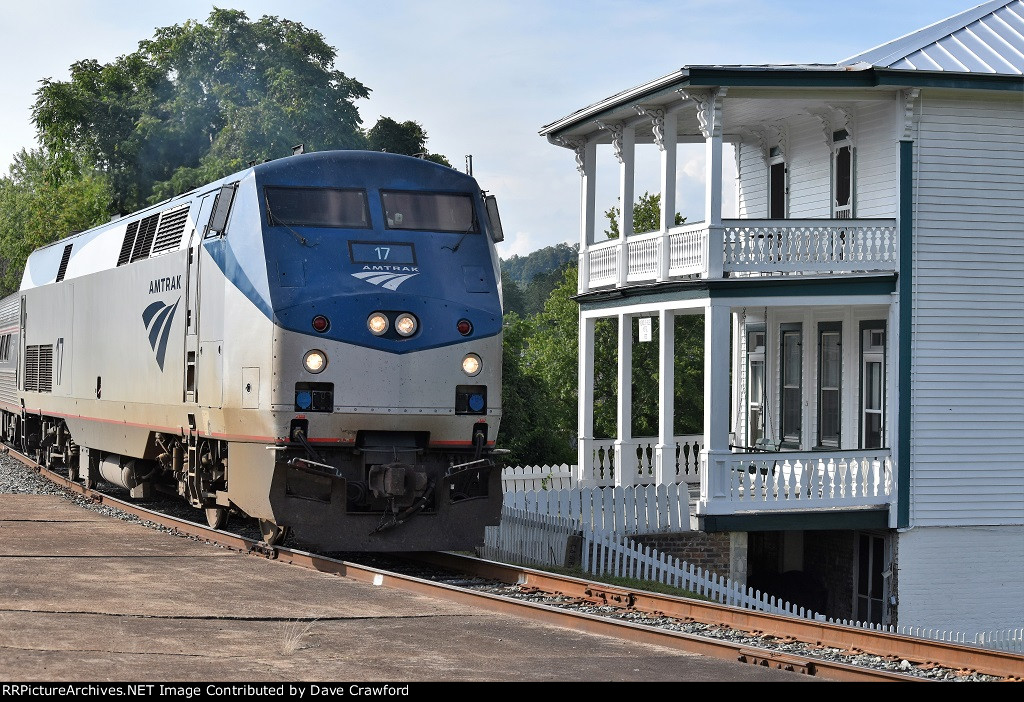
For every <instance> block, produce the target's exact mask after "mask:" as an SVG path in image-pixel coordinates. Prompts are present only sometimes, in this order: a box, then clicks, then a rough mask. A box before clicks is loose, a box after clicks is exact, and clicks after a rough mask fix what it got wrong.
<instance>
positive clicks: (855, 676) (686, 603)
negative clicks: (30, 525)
mask: <svg viewBox="0 0 1024 702" xmlns="http://www.w3.org/2000/svg"><path fill="white" fill-rule="evenodd" d="M8 452H9V454H10V455H11V456H12V457H14V458H16V459H18V460H19V461H21V462H22V463H23V464H25V465H26V466H27V467H29V468H31V469H33V470H35V471H36V472H37V473H39V474H40V475H41V476H43V477H45V478H47V479H48V480H50V481H51V482H53V483H55V484H57V485H60V486H62V487H64V488H65V489H67V490H69V491H72V492H75V493H78V494H80V495H82V496H83V497H86V498H87V499H89V500H91V501H93V502H95V503H97V504H101V505H105V506H108V507H112V508H116V509H118V510H121V511H123V512H126V513H128V514H132V515H134V516H136V517H138V518H140V519H143V520H146V521H151V522H153V523H155V524H159V525H160V526H163V527H166V528H169V529H171V530H172V532H173V533H176V534H179V535H183V536H188V537H192V538H197V539H203V540H205V541H207V542H209V543H211V544H215V545H218V546H222V547H225V548H229V549H232V550H235V551H239V552H241V553H246V554H251V555H256V556H259V557H262V558H267V559H272V560H277V561H280V562H282V563H287V564H291V565H296V566H300V567H303V568H307V569H312V570H316V571H318V572H324V573H331V574H335V575H338V576H341V577H345V578H349V579H352V580H355V581H357V582H365V583H370V584H372V585H374V586H383V587H389V588H394V589H398V590H402V591H405V592H413V593H416V594H422V595H425V596H429V597H434V598H441V599H446V600H449V601H453V602H457V603H460V604H466V605H470V606H474V607H480V608H482V609H487V610H489V611H495V612H499V613H504V614H510V615H513V616H517V617H523V618H529V619H532V620H535V621H541V622H544V623H548V624H552V625H555V626H559V627H564V628H570V629H574V630H577V631H584V632H588V633H594V634H600V635H604V636H611V637H614V638H618V639H621V640H627V641H633V642H637V643H647V644H652V645H656V646H664V647H668V648H672V649H675V650H683V651H687V652H690V653H697V654H700V655H705V656H709V657H716V658H721V659H726V660H733V661H738V662H743V663H748V664H752V665H759V666H764V667H771V668H777V669H780V670H788V671H793V672H798V673H803V674H807V675H813V676H817V677H821V678H824V679H829V680H835V681H844V682H872V681H903V682H931V681H932V680H930V679H928V678H921V677H918V676H913V675H908V674H903V673H897V672H893V671H885V670H876V669H870V668H862V667H858V666H853V665H849V664H845V663H840V662H836V661H829V660H823V659H818V658H811V657H805V656H799V655H791V654H783V653H779V652H777V651H772V650H770V649H763V648H758V647H753V646H750V645H749V644H739V643H736V642H730V641H727V640H722V639H716V638H713V637H707V636H700V635H697V634H689V633H684V632H677V631H669V630H665V629H660V628H657V627H652V626H648V625H644V624H635V623H632V622H626V621H622V620H619V619H611V618H607V617H601V616H598V615H592V614H587V613H581V612H574V611H569V610H565V609H561V608H558V607H553V606H549V605H544V604H538V603H534V602H524V601H522V600H517V599H513V598H508V597H502V596H500V595H494V594H491V593H486V592H478V591H475V590H472V589H465V588H460V587H456V586H453V585H449V584H447V583H440V582H435V581H431V580H424V579H421V578H416V577H414V576H409V575H404V574H400V573H393V572H389V571H386V570H381V569H379V568H374V567H371V566H366V565H361V564H357V563H352V562H349V561H343V560H339V559H334V558H329V557H326V556H321V555H317V554H314V553H309V552H306V551H302V550H299V549H293V548H285V547H281V546H268V545H267V544H266V543H263V542H259V541H256V540H253V539H249V538H245V537H242V536H239V535H237V534H232V533H230V532H226V531H221V530H217V529H213V528H210V527H207V526H204V525H201V524H197V523H195V522H190V521H187V520H183V519H179V518H176V517H171V516H169V515H165V514H162V513H160V512H155V511H153V510H149V509H146V508H144V507H140V506H138V505H135V504H132V503H130V502H126V501H123V500H120V499H118V498H116V497H111V496H110V495H105V494H103V493H101V492H99V491H96V490H92V489H89V488H86V487H85V486H84V485H83V484H81V483H78V482H75V481H71V480H69V479H68V478H66V477H64V476H62V475H60V474H58V473H56V472H54V471H52V470H49V469H48V468H46V467H44V466H42V465H39V464H38V463H36V462H35V461H34V460H33V459H32V458H30V457H28V456H25V455H23V454H21V453H20V452H18V451H16V450H14V449H8ZM407 557H408V558H409V559H410V560H417V561H420V562H427V563H431V564H433V565H435V566H439V567H444V568H448V569H453V570H456V571H458V572H461V573H466V574H473V575H478V576H480V577H486V578H490V579H493V580H496V581H499V582H505V583H509V584H519V585H521V586H527V587H533V588H536V589H537V590H541V591H545V592H551V593H559V594H562V595H565V596H569V597H576V598H579V599H583V600H589V601H592V602H595V603H599V604H609V605H617V606H627V605H628V606H629V607H630V608H632V609H634V610H636V611H643V612H646V613H651V614H654V613H659V614H664V615H666V616H670V617H674V618H679V619H684V620H691V621H697V622H700V623H705V624H722V625H727V626H731V627H733V628H736V629H739V630H743V631H749V632H751V633H752V634H768V635H774V636H780V637H783V638H785V637H788V638H789V639H791V640H799V641H803V642H805V643H818V644H820V645H833V646H835V647H836V648H843V649H844V650H861V651H864V652H869V651H870V650H874V649H876V648H877V646H875V645H873V644H872V643H871V641H870V635H867V638H864V639H860V638H857V639H856V641H857V642H859V643H861V644H863V645H864V646H867V648H864V647H860V648H857V647H853V646H840V645H838V643H826V641H833V640H834V641H838V640H839V638H840V637H838V635H837V638H831V639H830V638H828V637H824V636H818V637H817V638H815V636H813V633H814V632H819V633H824V632H828V631H829V629H831V628H832V627H828V626H827V625H825V624H824V623H822V622H808V624H811V625H813V627H814V628H812V629H808V628H806V627H804V628H797V629H787V628H786V626H783V625H784V624H792V623H794V622H797V623H799V620H789V619H787V618H783V617H778V616H776V615H769V614H765V613H760V612H752V611H749V610H743V609H740V608H735V607H725V606H723V605H716V604H713V603H706V602H702V601H698V600H688V599H685V598H674V597H669V596H663V595H656V594H652V593H646V592H642V591H636V590H626V589H622V588H615V587H611V586H607V585H604V584H601V583H595V582H589V581H586V580H581V579H578V578H570V577H567V576H558V575H553V574H551V573H545V572H543V571H539V570H534V569H530V568H524V567H519V566H510V565H507V564H502V563H497V562H495V561H487V560H483V559H477V558H471V557H469V556H460V555H458V554H454V553H447V552H445V553H433V554H415V556H414V555H412V554H407ZM775 620H782V621H775ZM773 632H776V633H773ZM878 633H879V632H870V634H873V635H877V634H878ZM897 638H908V637H897ZM908 641H910V642H913V643H916V644H918V645H919V646H920V649H915V650H921V651H927V650H929V647H930V646H931V645H933V644H937V643H940V642H931V641H917V640H914V639H908ZM947 648H950V649H953V651H960V652H961V653H964V649H960V648H957V647H952V646H948V645H947ZM908 650H910V649H908ZM953 651H949V652H947V654H948V655H947V658H949V659H950V660H952V653H953ZM966 653H969V654H973V652H972V651H967V652H966ZM1000 653H1001V652H997V651H979V652H978V654H991V658H992V659H994V660H996V661H1004V662H1005V661H1007V660H1009V661H1011V662H1012V661H1014V660H1015V661H1016V668H1015V673H1012V674H1011V673H999V672H994V671H995V670H996V668H995V667H994V666H993V665H989V664H988V663H986V664H985V665H984V666H981V665H979V666H978V667H977V668H973V667H969V666H966V665H963V661H964V659H963V658H961V659H958V660H957V662H956V663H954V664H953V665H950V666H949V667H954V668H956V669H965V670H967V669H969V670H973V671H975V672H979V673H985V674H989V675H996V676H1010V677H1012V678H1014V679H1019V677H1020V676H1021V671H1022V670H1024V668H1022V662H1024V656H1012V654H1003V655H998V654H1000ZM876 655H892V654H891V653H890V654H881V653H879V654H876ZM1008 657H1009V658H1008ZM903 658H907V659H908V660H919V661H924V662H925V663H927V662H928V661H933V662H935V663H938V661H937V660H936V658H938V656H933V657H931V658H929V657H927V656H925V657H908V656H903ZM971 660H981V659H980V658H979V659H975V658H974V657H972V658H971Z"/></svg>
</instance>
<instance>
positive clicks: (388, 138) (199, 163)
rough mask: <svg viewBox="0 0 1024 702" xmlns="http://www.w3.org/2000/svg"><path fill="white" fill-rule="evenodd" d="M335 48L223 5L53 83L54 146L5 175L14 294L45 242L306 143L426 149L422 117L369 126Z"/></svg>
mask: <svg viewBox="0 0 1024 702" xmlns="http://www.w3.org/2000/svg"><path fill="white" fill-rule="evenodd" d="M335 57H336V51H335V49H334V48H333V47H331V46H329V45H328V44H327V42H326V41H325V39H324V37H323V36H322V35H321V34H320V33H319V32H317V31H315V30H312V29H308V28H306V27H304V26H303V25H302V24H300V23H298V22H293V21H290V20H287V19H280V18H278V17H273V16H264V17H262V18H261V19H259V20H256V21H250V20H249V18H248V17H247V16H246V14H245V13H244V12H241V11H239V10H226V9H217V8H215V9H214V10H213V11H212V12H211V13H210V15H209V17H208V18H207V20H206V21H205V22H197V21H192V20H190V21H188V22H185V23H184V24H180V25H178V24H176V25H173V26H170V27H163V28H158V29H156V30H155V31H154V34H153V37H152V38H151V39H146V40H144V41H141V42H139V45H138V50H136V51H134V52H132V53H130V54H128V55H125V56H121V57H119V58H117V59H116V60H114V61H111V62H110V63H106V64H101V63H100V62H98V61H96V60H95V59H83V60H80V61H77V62H75V63H73V64H72V65H71V67H70V77H69V79H68V80H67V81H55V80H51V79H44V80H42V81H41V86H40V88H39V89H38V90H37V91H36V100H35V104H34V106H33V110H32V119H33V122H34V123H35V127H36V131H37V134H38V138H39V142H40V144H42V147H41V148H40V149H38V150H34V151H31V152H24V151H23V152H22V153H21V154H19V155H18V156H17V157H16V160H15V163H14V165H13V166H12V168H11V173H10V175H9V176H7V177H5V178H3V179H0V191H2V192H0V245H2V246H3V249H2V251H3V257H2V259H0V286H2V288H3V291H4V292H5V293H8V292H12V291H13V290H15V289H17V287H18V281H20V279H21V275H22V269H23V267H24V262H25V259H26V257H27V255H28V253H29V252H30V251H31V250H32V249H34V248H37V247H39V246H43V245H46V244H49V243H51V242H53V241H55V240H57V239H60V238H62V237H64V236H66V235H67V234H68V233H69V232H71V231H76V230H80V229H85V228H88V227H90V226H95V225H97V224H99V223H101V222H103V221H105V220H106V219H107V218H108V217H109V216H110V215H112V214H126V213H128V212H132V211H134V210H137V209H139V208H141V207H143V206H145V205H147V204H152V203H155V202H159V201H161V200H165V199H167V198H169V197H172V196H174V195H177V194H180V193H183V192H186V191H189V190H192V189H194V188H196V187H199V186H201V185H204V184H206V183H209V182H211V181H214V180H217V179H219V178H222V177H224V176H226V175H229V174H231V173H234V172H236V171H238V170H241V169H242V168H244V167H245V166H246V164H247V163H249V162H259V161H264V160H268V159H272V158H277V157H281V156H286V155H289V154H291V152H292V148H293V147H294V146H296V145H299V144H302V145H303V146H304V147H305V149H306V150H307V151H323V150H328V149H366V148H371V145H372V148H379V149H384V150H387V151H391V152H393V153H408V154H410V155H416V154H420V153H424V152H425V151H426V149H425V146H426V142H427V134H426V132H425V131H424V129H423V127H422V126H421V125H419V124H418V123H416V122H413V121H406V122H401V123H399V122H396V121H395V120H392V119H390V118H388V117H382V118H381V119H380V121H378V123H377V124H376V125H375V126H374V127H373V128H371V129H370V130H369V131H367V132H364V131H363V130H362V128H361V126H360V125H361V121H360V117H359V111H358V109H357V108H356V106H355V104H354V101H355V100H357V99H360V98H366V97H368V96H369V94H370V90H369V88H367V87H366V86H364V85H363V84H362V83H360V82H359V81H358V80H356V79H354V78H351V77H349V76H347V75H345V74H344V73H343V72H341V71H340V70H338V69H336V68H335V67H334V60H335ZM425 157H426V158H428V159H429V160H432V161H434V162H436V163H442V164H444V165H449V166H450V164H449V163H448V161H447V159H446V158H445V157H444V156H442V155H440V154H427V155H426V156H425Z"/></svg>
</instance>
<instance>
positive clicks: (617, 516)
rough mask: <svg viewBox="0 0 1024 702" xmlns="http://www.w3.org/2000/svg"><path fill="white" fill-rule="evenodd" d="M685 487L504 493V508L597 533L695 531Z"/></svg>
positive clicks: (635, 486)
mask: <svg viewBox="0 0 1024 702" xmlns="http://www.w3.org/2000/svg"><path fill="white" fill-rule="evenodd" d="M690 501H691V496H690V490H689V488H688V486H687V484H686V483H677V484H672V485H664V484H663V485H633V486H625V487H624V486H618V487H577V488H575V489H570V488H566V489H551V490H523V491H516V492H508V491H506V492H505V502H504V504H505V507H510V508H513V509H520V510H524V511H527V512H533V513H535V514H543V515H550V516H553V517H562V518H564V519H568V520H570V521H571V522H578V523H579V524H581V525H582V526H583V528H587V529H592V530H593V531H594V532H595V533H597V534H654V533H673V532H681V531H691V530H692V529H693V524H692V522H691V516H690V513H691V510H690Z"/></svg>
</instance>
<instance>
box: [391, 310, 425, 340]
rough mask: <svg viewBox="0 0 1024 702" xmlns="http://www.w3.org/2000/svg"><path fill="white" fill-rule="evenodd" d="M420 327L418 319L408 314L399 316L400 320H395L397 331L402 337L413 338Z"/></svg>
mask: <svg viewBox="0 0 1024 702" xmlns="http://www.w3.org/2000/svg"><path fill="white" fill-rule="evenodd" d="M418 326H419V325H418V324H417V323H416V318H415V317H413V316H412V315H411V314H409V313H407V312H404V313H402V314H400V315H398V319H396V320H395V331H396V332H398V333H399V334H400V335H402V336H412V335H413V334H415V333H416V328H417V327H418Z"/></svg>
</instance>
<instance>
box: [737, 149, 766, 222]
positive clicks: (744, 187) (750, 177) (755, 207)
mask: <svg viewBox="0 0 1024 702" xmlns="http://www.w3.org/2000/svg"><path fill="white" fill-rule="evenodd" d="M736 148H737V149H739V179H738V181H737V189H738V191H739V207H738V213H739V214H738V216H739V217H741V218H743V219H762V218H765V217H767V216H768V165H767V164H766V163H765V162H764V153H763V152H762V151H761V149H760V148H759V147H758V146H756V145H753V144H737V145H736Z"/></svg>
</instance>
